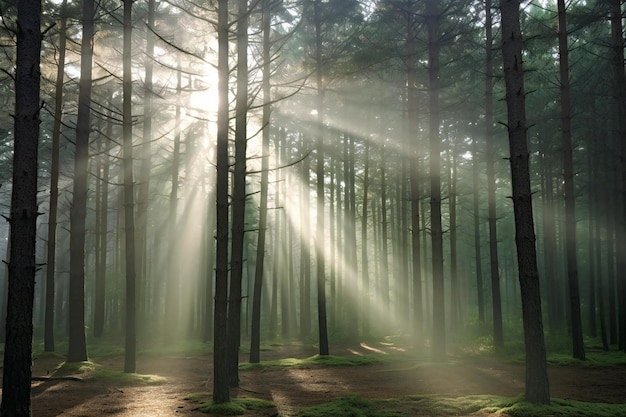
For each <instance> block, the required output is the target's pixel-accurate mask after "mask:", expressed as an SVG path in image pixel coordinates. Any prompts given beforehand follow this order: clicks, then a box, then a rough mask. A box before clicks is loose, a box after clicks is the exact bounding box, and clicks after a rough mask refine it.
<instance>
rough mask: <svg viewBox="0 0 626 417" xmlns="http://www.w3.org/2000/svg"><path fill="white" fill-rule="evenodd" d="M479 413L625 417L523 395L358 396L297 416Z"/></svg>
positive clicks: (613, 408) (619, 407)
mask: <svg viewBox="0 0 626 417" xmlns="http://www.w3.org/2000/svg"><path fill="white" fill-rule="evenodd" d="M478 411H481V412H483V413H492V414H497V415H503V416H509V417H546V416H550V417H624V416H626V404H603V403H586V402H580V401H570V400H567V401H566V400H561V399H554V400H552V402H551V403H550V404H549V405H534V404H530V403H528V402H525V401H524V398H523V397H522V396H518V397H500V396H490V395H471V396H463V397H442V396H410V397H403V398H394V399H386V400H377V399H370V398H363V397H361V396H359V395H357V394H354V395H348V396H344V397H340V398H337V399H335V400H333V401H332V402H329V403H325V404H321V405H318V406H314V407H306V408H303V409H302V410H301V411H300V412H299V413H298V414H297V416H298V417H327V416H347V417H410V416H441V417H444V416H462V415H469V414H472V413H476V412H478Z"/></svg>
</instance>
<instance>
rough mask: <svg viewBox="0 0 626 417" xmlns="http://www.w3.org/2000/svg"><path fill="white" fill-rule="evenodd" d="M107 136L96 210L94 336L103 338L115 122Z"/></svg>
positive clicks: (101, 146)
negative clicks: (110, 141)
mask: <svg viewBox="0 0 626 417" xmlns="http://www.w3.org/2000/svg"><path fill="white" fill-rule="evenodd" d="M105 132H106V133H105V135H103V136H100V137H99V138H98V153H99V155H98V160H99V163H98V170H97V172H98V178H97V179H96V181H98V182H97V184H98V185H99V187H98V188H99V189H98V190H97V192H96V194H97V195H98V196H99V197H100V199H99V201H98V203H99V206H98V207H97V208H96V260H97V261H96V274H95V275H96V277H95V291H94V336H95V337H102V334H103V332H104V324H105V319H106V316H105V313H106V308H105V307H106V304H105V299H106V298H105V292H106V271H107V252H108V251H107V249H108V248H107V236H108V233H107V228H108V207H109V171H110V169H109V158H108V151H107V150H106V146H105V145H104V141H105V138H110V137H111V134H112V132H113V120H112V118H111V117H109V118H107V120H106V128H105Z"/></svg>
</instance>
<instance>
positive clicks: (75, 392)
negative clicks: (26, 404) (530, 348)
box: [32, 343, 626, 417]
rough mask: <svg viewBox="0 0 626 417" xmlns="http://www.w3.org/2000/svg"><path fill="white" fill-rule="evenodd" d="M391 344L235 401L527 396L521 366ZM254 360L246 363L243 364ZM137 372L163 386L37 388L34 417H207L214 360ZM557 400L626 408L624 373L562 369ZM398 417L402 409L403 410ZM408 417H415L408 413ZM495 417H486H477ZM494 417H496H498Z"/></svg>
mask: <svg viewBox="0 0 626 417" xmlns="http://www.w3.org/2000/svg"><path fill="white" fill-rule="evenodd" d="M399 350H401V349H400V348H398V347H396V346H394V345H391V344H384V343H381V344H375V345H366V344H362V345H361V346H358V347H357V348H342V349H340V348H335V349H334V350H333V351H332V352H331V353H332V354H333V355H336V356H341V355H372V354H374V355H376V354H379V355H389V357H390V358H393V359H390V360H383V361H379V362H375V363H370V364H367V365H355V366H334V367H322V366H307V367H279V366H274V367H262V368H257V369H247V370H241V371H240V379H241V384H240V388H239V389H237V390H233V396H239V397H253V398H261V399H266V400H270V401H272V402H273V403H274V404H275V405H276V407H275V408H269V409H266V410H262V411H255V412H248V413H247V414H246V416H264V417H269V416H293V415H295V413H296V412H297V410H298V409H301V408H302V407H306V406H311V405H318V404H322V403H328V402H330V401H332V400H333V399H335V398H337V397H341V396H346V395H350V394H359V395H360V396H361V397H363V398H380V399H384V398H398V397H403V396H409V395H429V394H434V395H443V396H451V397H458V396H466V395H475V394H489V395H502V396H511V397H512V396H516V395H519V394H521V393H523V391H524V366H523V365H521V364H516V363H512V362H511V361H510V360H507V359H502V358H498V357H496V356H493V355H479V356H459V357H454V356H450V357H449V361H448V362H447V363H442V364H433V363H430V362H428V361H427V360H426V358H424V359H423V360H421V359H416V358H415V357H414V356H410V355H403V354H401V353H400V354H399V352H398V351H399ZM315 353H316V352H315V350H314V349H313V348H312V347H303V346H282V347H276V348H272V349H271V350H269V351H264V352H261V359H262V361H267V360H275V359H282V358H289V357H293V358H306V357H310V356H312V355H314V354H315ZM242 361H247V357H245V358H242ZM60 362H62V358H59V357H51V356H44V357H41V358H39V359H38V360H36V361H35V363H34V367H33V375H34V376H41V377H50V376H54V374H55V369H56V367H57V366H58V364H59V363H60ZM97 362H98V363H100V364H102V365H103V366H105V367H106V368H108V369H114V370H121V369H122V368H123V362H124V360H123V357H112V358H107V359H102V360H98V361H97ZM137 372H138V373H140V374H157V375H160V376H162V377H165V378H166V382H165V383H162V384H158V385H140V386H127V385H124V384H117V383H116V382H115V381H116V380H115V379H114V378H105V379H102V380H100V379H98V378H94V379H93V380H86V381H76V380H56V379H49V380H43V381H33V391H32V416H33V417H52V416H64V417H69V416H72V417H79V416H80V417H95V416H120V417H130V416H133V417H134V416H142V417H160V416H184V417H200V416H205V417H206V416H207V414H205V413H202V412H200V411H197V410H196V407H197V403H194V402H191V401H188V400H186V399H185V397H186V396H188V395H189V394H192V393H199V392H205V393H208V392H210V390H211V389H212V386H211V377H212V356H202V355H199V356H167V357H157V356H153V355H140V356H139V358H138V360H137ZM549 378H550V388H551V395H552V397H554V398H561V399H574V400H580V401H588V402H604V403H624V402H626V391H624V387H625V386H626V366H618V367H610V368H587V367H581V366H558V367H550V369H549ZM396 409H397V407H396ZM407 415H411V414H410V413H409V414H407ZM471 415H473V416H490V415H491V414H489V413H488V412H486V411H483V412H477V413H474V414H471ZM494 415H495V414H494Z"/></svg>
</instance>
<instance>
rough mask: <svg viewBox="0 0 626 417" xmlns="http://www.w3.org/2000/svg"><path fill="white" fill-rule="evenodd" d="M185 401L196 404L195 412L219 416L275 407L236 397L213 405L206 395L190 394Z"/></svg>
mask: <svg viewBox="0 0 626 417" xmlns="http://www.w3.org/2000/svg"><path fill="white" fill-rule="evenodd" d="M185 400H187V401H191V402H195V403H198V406H197V407H196V410H198V411H202V412H203V413H210V414H217V415H221V416H238V415H242V414H245V413H246V411H254V410H263V409H266V408H273V407H275V405H274V403H272V402H271V401H266V400H262V399H258V398H249V397H237V398H233V399H232V400H231V401H230V402H228V403H223V404H213V401H212V399H211V395H210V394H207V393H197V394H190V395H188V396H187V397H185Z"/></svg>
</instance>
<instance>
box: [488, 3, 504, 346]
mask: <svg viewBox="0 0 626 417" xmlns="http://www.w3.org/2000/svg"><path fill="white" fill-rule="evenodd" d="M485 16H486V17H485V42H486V46H485V54H486V58H485V66H486V68H485V70H486V75H487V76H486V77H485V142H486V151H487V152H486V153H487V155H486V156H487V161H486V162H487V211H488V214H487V217H488V222H489V272H490V276H491V309H492V316H493V318H492V319H493V345H494V346H495V348H496V349H502V348H503V347H504V332H503V330H502V301H501V295H500V266H499V261H498V230H497V214H496V178H495V172H494V171H495V169H494V168H495V167H494V159H495V149H494V148H495V146H494V132H493V65H494V64H493V34H492V32H493V31H492V21H493V19H492V14H491V0H485Z"/></svg>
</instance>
